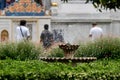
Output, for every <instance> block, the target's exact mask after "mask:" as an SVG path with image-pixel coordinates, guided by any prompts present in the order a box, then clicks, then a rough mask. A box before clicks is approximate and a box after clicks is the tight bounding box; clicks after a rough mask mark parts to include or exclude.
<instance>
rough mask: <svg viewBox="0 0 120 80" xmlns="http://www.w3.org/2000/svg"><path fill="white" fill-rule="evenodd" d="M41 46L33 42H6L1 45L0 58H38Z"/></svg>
mask: <svg viewBox="0 0 120 80" xmlns="http://www.w3.org/2000/svg"><path fill="white" fill-rule="evenodd" d="M39 54H41V48H40V47H35V45H34V44H33V43H31V42H19V43H6V44H2V43H1V45H0V59H6V58H10V59H15V60H33V59H38V57H39Z"/></svg>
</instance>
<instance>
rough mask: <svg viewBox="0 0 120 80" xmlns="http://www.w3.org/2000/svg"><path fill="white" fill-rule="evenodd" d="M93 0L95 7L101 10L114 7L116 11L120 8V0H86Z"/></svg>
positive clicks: (88, 0)
mask: <svg viewBox="0 0 120 80" xmlns="http://www.w3.org/2000/svg"><path fill="white" fill-rule="evenodd" d="M61 1H64V2H65V1H67V2H69V0H61ZM89 2H92V4H93V5H94V7H95V8H98V9H99V10H100V11H101V9H106V10H107V9H110V10H111V9H114V10H115V11H116V10H117V9H120V0H86V3H89Z"/></svg>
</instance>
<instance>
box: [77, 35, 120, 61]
mask: <svg viewBox="0 0 120 80" xmlns="http://www.w3.org/2000/svg"><path fill="white" fill-rule="evenodd" d="M75 56H83V57H86V56H88V57H91V56H94V57H97V58H98V59H100V58H120V39H119V38H113V37H106V38H103V39H99V40H96V41H95V42H89V43H86V44H82V45H80V47H79V49H78V50H77V51H76V55H75Z"/></svg>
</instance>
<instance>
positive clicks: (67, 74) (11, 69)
mask: <svg viewBox="0 0 120 80" xmlns="http://www.w3.org/2000/svg"><path fill="white" fill-rule="evenodd" d="M119 64H120V59H118V60H101V61H95V62H92V63H82V64H77V66H74V67H72V66H71V65H70V64H69V65H66V64H62V63H47V62H42V61H14V60H0V80H119V79H120V65H119Z"/></svg>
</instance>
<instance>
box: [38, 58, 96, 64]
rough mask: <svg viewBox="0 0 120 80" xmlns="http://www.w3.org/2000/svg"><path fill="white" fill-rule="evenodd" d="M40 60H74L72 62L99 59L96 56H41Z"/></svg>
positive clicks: (64, 61)
mask: <svg viewBox="0 0 120 80" xmlns="http://www.w3.org/2000/svg"><path fill="white" fill-rule="evenodd" d="M40 60H43V61H47V62H63V63H66V62H70V61H71V62H72V63H83V62H91V61H95V60H97V58H96V57H73V58H66V57H62V58H61V57H40Z"/></svg>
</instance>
